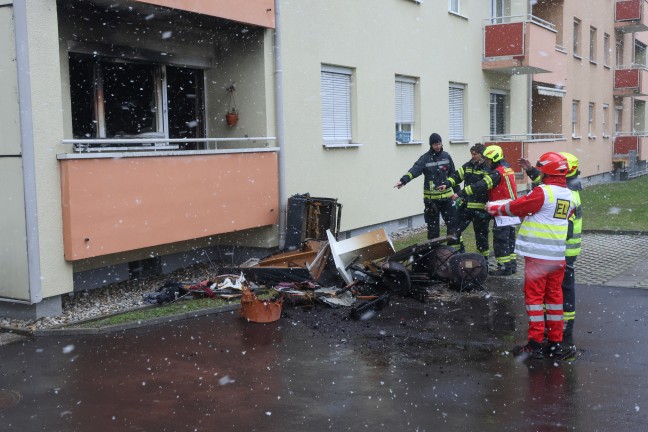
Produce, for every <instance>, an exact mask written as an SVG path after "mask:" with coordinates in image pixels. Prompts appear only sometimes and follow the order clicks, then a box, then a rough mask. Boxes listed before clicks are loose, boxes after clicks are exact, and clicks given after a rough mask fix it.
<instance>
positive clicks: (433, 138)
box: [430, 132, 441, 145]
mask: <svg viewBox="0 0 648 432" xmlns="http://www.w3.org/2000/svg"><path fill="white" fill-rule="evenodd" d="M440 142H441V135H439V134H438V133H436V132H435V133H433V134H432V135H430V145H432V144H436V143H440Z"/></svg>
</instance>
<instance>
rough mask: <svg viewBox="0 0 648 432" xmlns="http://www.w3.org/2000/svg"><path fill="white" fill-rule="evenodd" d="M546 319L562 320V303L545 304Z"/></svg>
mask: <svg viewBox="0 0 648 432" xmlns="http://www.w3.org/2000/svg"><path fill="white" fill-rule="evenodd" d="M546 311H547V315H546V318H547V321H562V320H563V305H562V303H561V304H552V303H547V304H546Z"/></svg>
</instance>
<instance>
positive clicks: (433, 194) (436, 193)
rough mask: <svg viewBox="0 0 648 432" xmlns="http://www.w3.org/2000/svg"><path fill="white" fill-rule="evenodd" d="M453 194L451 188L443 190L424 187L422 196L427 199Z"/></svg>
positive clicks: (448, 196)
mask: <svg viewBox="0 0 648 432" xmlns="http://www.w3.org/2000/svg"><path fill="white" fill-rule="evenodd" d="M453 194H454V191H453V190H452V189H449V190H444V191H439V190H436V189H431V190H428V189H425V190H424V191H423V198H427V199H442V198H450V197H451V196H452V195H453Z"/></svg>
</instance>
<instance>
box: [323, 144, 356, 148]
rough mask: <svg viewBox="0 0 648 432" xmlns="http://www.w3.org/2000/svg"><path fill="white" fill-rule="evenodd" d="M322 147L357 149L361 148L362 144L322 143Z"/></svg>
mask: <svg viewBox="0 0 648 432" xmlns="http://www.w3.org/2000/svg"><path fill="white" fill-rule="evenodd" d="M322 147H324V148H326V149H337V148H357V147H362V144H358V143H343V144H326V143H323V144H322Z"/></svg>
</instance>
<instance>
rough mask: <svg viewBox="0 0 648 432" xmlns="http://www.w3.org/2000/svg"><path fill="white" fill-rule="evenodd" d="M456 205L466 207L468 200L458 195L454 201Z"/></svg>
mask: <svg viewBox="0 0 648 432" xmlns="http://www.w3.org/2000/svg"><path fill="white" fill-rule="evenodd" d="M454 206H455V207H456V208H464V207H466V200H465V199H463V198H461V197H457V199H456V200H455V201H454Z"/></svg>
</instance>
